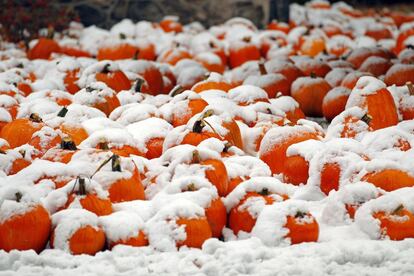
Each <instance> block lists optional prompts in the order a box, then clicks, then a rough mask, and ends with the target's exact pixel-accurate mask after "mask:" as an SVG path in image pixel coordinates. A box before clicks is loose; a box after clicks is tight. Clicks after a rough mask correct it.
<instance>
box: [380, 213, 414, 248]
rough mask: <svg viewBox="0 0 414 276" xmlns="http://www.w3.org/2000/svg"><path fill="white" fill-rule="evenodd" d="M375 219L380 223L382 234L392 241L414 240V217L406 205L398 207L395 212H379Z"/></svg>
mask: <svg viewBox="0 0 414 276" xmlns="http://www.w3.org/2000/svg"><path fill="white" fill-rule="evenodd" d="M373 217H374V218H375V219H377V220H379V221H380V229H381V234H382V235H383V236H388V237H389V238H390V239H391V240H397V241H399V240H403V239H406V238H414V215H413V213H412V212H410V211H409V210H407V209H406V208H405V207H404V205H400V206H398V207H397V208H396V209H395V210H394V211H393V212H391V213H388V212H384V211H379V212H376V213H374V214H373Z"/></svg>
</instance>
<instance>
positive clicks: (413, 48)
mask: <svg viewBox="0 0 414 276" xmlns="http://www.w3.org/2000/svg"><path fill="white" fill-rule="evenodd" d="M405 48H406V49H411V50H414V45H411V44H408V45H407V46H405Z"/></svg>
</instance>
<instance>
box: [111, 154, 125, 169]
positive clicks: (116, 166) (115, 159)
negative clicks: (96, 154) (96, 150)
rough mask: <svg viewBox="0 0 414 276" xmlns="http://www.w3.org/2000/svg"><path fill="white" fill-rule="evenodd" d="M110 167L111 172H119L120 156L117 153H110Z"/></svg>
mask: <svg viewBox="0 0 414 276" xmlns="http://www.w3.org/2000/svg"><path fill="white" fill-rule="evenodd" d="M111 167H112V171H113V172H121V171H122V170H121V158H120V157H119V155H116V154H114V155H112V162H111Z"/></svg>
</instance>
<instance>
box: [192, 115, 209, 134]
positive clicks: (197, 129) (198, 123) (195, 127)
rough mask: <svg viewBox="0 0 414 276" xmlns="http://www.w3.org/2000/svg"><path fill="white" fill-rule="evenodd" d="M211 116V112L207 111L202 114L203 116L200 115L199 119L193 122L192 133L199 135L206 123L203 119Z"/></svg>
mask: <svg viewBox="0 0 414 276" xmlns="http://www.w3.org/2000/svg"><path fill="white" fill-rule="evenodd" d="M211 115H213V110H207V111H206V112H204V114H202V115H201V116H200V118H199V119H198V120H197V121H195V123H194V125H193V129H192V131H193V132H195V133H201V131H202V130H203V127H205V126H206V121H205V120H204V119H205V118H207V117H210V116H211ZM210 127H211V126H210Z"/></svg>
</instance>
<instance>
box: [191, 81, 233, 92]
mask: <svg viewBox="0 0 414 276" xmlns="http://www.w3.org/2000/svg"><path fill="white" fill-rule="evenodd" d="M232 88H233V86H232V85H230V84H228V83H227V82H224V81H220V82H214V81H202V82H199V83H196V84H195V85H194V86H193V87H192V88H191V90H193V91H194V92H196V93H200V92H203V91H206V90H212V89H216V90H222V91H226V92H227V91H229V90H230V89H232Z"/></svg>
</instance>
